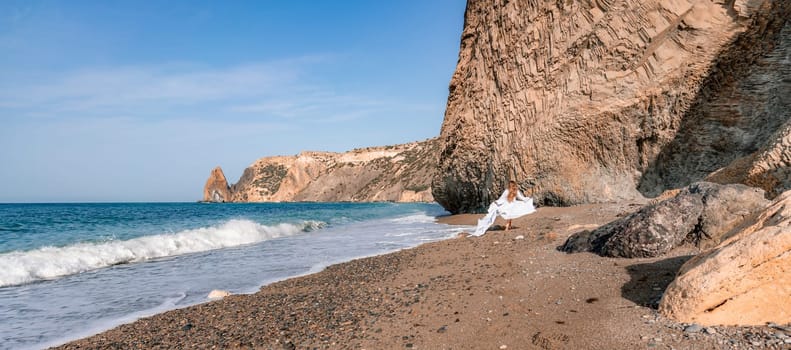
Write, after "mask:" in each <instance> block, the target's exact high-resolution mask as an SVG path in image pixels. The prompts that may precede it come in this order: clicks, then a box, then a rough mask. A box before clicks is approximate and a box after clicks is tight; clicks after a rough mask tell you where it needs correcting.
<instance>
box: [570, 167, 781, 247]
mask: <svg viewBox="0 0 791 350" xmlns="http://www.w3.org/2000/svg"><path fill="white" fill-rule="evenodd" d="M767 204H768V201H767V200H766V199H764V192H763V191H762V190H760V189H756V188H751V187H747V186H744V185H718V184H714V183H708V182H698V183H694V184H692V185H690V186H689V187H687V188H685V189H683V190H681V191H679V192H678V194H677V195H676V196H675V197H672V198H670V199H667V200H664V201H661V202H658V203H656V204H653V205H649V206H646V207H644V208H642V209H640V210H639V211H637V212H635V213H634V214H632V215H629V216H627V217H624V218H622V219H619V220H616V221H614V222H611V223H609V224H607V225H604V226H602V227H600V228H598V229H596V230H594V231H583V232H579V233H576V234H574V235H572V236H571V237H569V239H568V240H567V241H566V242H565V243H564V244H563V246H562V247H561V250H563V251H565V252H582V251H592V252H595V253H598V254H601V255H605V256H613V257H622V258H638V257H655V256H660V255H662V254H665V253H667V252H669V251H670V250H671V249H673V248H675V247H677V246H679V245H681V244H683V243H684V242H691V243H694V244H696V245H697V246H698V247H700V248H703V249H706V248H710V247H713V246H715V245H717V244H719V242H720V241H721V240H722V237H723V235H724V234H725V233H726V232H728V231H729V230H730V229H732V228H733V227H735V226H736V225H738V224H739V223H741V222H742V221H743V220H744V219H745V218H746V217H747V216H749V215H751V214H753V213H755V212H757V211H759V210H761V209H763V208H764V207H765V206H766V205H767Z"/></svg>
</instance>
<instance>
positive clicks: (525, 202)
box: [474, 181, 536, 236]
mask: <svg viewBox="0 0 791 350" xmlns="http://www.w3.org/2000/svg"><path fill="white" fill-rule="evenodd" d="M535 211H536V207H535V206H534V205H533V199H532V198H529V197H525V195H523V194H522V192H521V191H519V188H518V187H517V185H516V181H510V182H508V188H507V189H506V190H505V191H504V192H503V194H502V195H501V196H500V198H498V199H497V200H496V201H494V202H493V203H492V204H491V205H489V210H488V213H487V214H486V216H484V217H483V218H481V219H480V220H478V226H477V227H476V228H475V233H474V235H476V236H480V235H483V234H484V233H486V230H487V229H489V226H492V224H493V223H494V220H495V219H496V218H497V216H498V215H499V216H501V217H502V218H503V219H506V220H508V221H507V222H506V224H505V230H506V231H508V230H510V229H511V220H513V219H516V218H518V217H520V216H523V215H527V214H530V213H532V212H535Z"/></svg>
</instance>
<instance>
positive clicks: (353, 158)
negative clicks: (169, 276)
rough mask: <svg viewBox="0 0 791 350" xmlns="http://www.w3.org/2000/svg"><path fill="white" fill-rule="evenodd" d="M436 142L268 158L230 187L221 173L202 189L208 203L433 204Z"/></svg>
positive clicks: (253, 166)
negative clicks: (385, 202)
mask: <svg viewBox="0 0 791 350" xmlns="http://www.w3.org/2000/svg"><path fill="white" fill-rule="evenodd" d="M436 154H437V140H436V139H430V140H426V141H421V142H412V143H407V144H401V145H394V146H381V147H369V148H361V149H355V150H352V151H349V152H344V153H334V152H302V153H300V154H298V155H295V156H275V157H264V158H261V159H258V160H256V161H255V162H254V163H253V164H252V165H250V166H249V167H247V168H246V169H245V170H244V173H243V174H242V177H241V178H240V179H239V181H238V182H236V183H235V184H233V185H229V184H228V182H227V181H226V179H225V175H224V174H223V172H222V169H220V168H219V167H217V168H215V169H214V170H212V172H211V175H210V177H209V179H208V180H207V181H206V186H205V187H204V191H203V192H204V196H203V200H204V201H207V202H294V201H318V202H374V201H391V202H432V201H433V200H434V199H433V197H432V195H431V187H430V185H431V179H432V177H433V176H434V171H435V170H436V168H437V159H436V158H437V156H436Z"/></svg>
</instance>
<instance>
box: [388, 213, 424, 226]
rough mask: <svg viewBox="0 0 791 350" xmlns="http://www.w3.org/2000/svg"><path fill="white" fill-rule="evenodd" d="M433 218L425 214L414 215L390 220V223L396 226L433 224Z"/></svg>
mask: <svg viewBox="0 0 791 350" xmlns="http://www.w3.org/2000/svg"><path fill="white" fill-rule="evenodd" d="M434 220H435V218H434V217H433V216H429V215H427V214H423V213H421V214H414V215H408V216H402V217H397V218H393V219H390V222H392V223H398V224H417V223H429V222H434Z"/></svg>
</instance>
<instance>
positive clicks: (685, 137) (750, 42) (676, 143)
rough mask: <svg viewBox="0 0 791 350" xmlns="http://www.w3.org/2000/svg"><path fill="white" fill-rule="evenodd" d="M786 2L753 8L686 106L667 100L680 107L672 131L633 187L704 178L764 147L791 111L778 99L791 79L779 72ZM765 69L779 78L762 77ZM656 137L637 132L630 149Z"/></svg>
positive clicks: (655, 189)
mask: <svg viewBox="0 0 791 350" xmlns="http://www.w3.org/2000/svg"><path fill="white" fill-rule="evenodd" d="M789 4H791V3H789V2H783V1H781V2H776V3H773V4H772V5H771V6H770V7H769V8H768V9H764V10H763V11H761V12H763V13H759V14H756V15H754V16H753V20H752V22H751V23H750V24H748V28H747V30H745V31H744V32H743V33H741V34H739V35H738V36H737V37H736V38H734V39H733V40H732V41H731V42H729V43H728V44H726V45H724V46H723V48H722V49H721V50H720V52H719V53H718V54H717V55H716V56H715V57H716V64H713V65H711V67H710V68H709V70H708V71H707V72H705V73H704V74H703V79H702V83H701V84H700V86H699V87H698V88H697V90H696V91H694V93H693V96H692V98H691V100H689V101H691V104H690V105H689V107H687V108H685V106H684V105H685V103H684V101H683V100H685V99H683V98H676V99H675V100H673V101H672V102H670V101H666V102H667V103H668V104H669V105H670V106H669V107H668V108H670V110H671V113H672V110H679V111H680V113H681V117H680V119H679V127H678V129H677V130H678V131H677V132H676V134H675V136H674V138H673V139H672V140H671V141H670V142H668V143H666V144H664V145H662V146H661V148H660V149H659V152H658V153H657V154H656V156H655V157H653V159H651V160H649V161H648V162H647V164H645V169H644V170H643V174H642V176H641V177H640V179H639V181H638V185H637V190H638V191H639V192H640V193H642V194H643V195H644V196H646V197H655V196H657V195H659V194H660V193H662V192H663V191H664V190H667V189H671V188H679V187H683V186H686V185H689V184H691V183H693V182H696V181H700V180H703V179H705V178H706V177H707V176H708V175H709V174H711V173H712V172H713V171H715V170H717V169H720V168H722V167H726V166H728V165H730V164H731V163H732V162H733V161H734V160H736V159H739V158H741V157H745V156H748V155H750V154H753V153H754V152H756V151H758V150H759V149H760V148H762V147H764V146H766V143H767V142H769V140H771V139H772V138H771V137H769V136H770V135H772V134H773V133H774V132H776V131H777V130H779V128H781V127H782V125H783V124H784V123H785V122H786V121H787V120H788V118H789V117H791V114H789V112H788V111H789V110H791V102H789V100H788V99H787V98H785V94H787V92H788V91H789V89H791V83H790V82H789V81H788V80H785V79H781V77H783V76H784V74H786V73H784V72H786V71H791V65H789V64H788V63H785V61H784V59H785V57H786V56H787V53H788V51H789V50H791V49H790V48H789V46H791V44H789V43H791V26H789V25H788V24H786V18H787V17H788V15H791V5H789ZM769 76H776V77H778V78H777V79H774V80H772V81H770V82H766V81H765V80H766V77H769ZM765 84H771V85H772V86H771V87H769V88H767V87H766V86H764V85H765ZM734 96H737V97H734ZM660 102H661V101H660ZM657 105H661V103H657V104H656V105H655V104H653V103H652V104H651V106H649V107H648V111H647V113H648V114H649V116H648V118H650V119H655V118H659V117H658V114H661V113H662V111H660V109H662V108H657V107H658V106H657ZM657 113H658V114H657ZM652 114H653V115H652ZM656 141H657V140H656V138H654V136H649V137H646V138H644V139H639V140H637V148H638V149H639V150H641V152H642V150H644V149H650V148H651V147H652V145H651V144H652V143H653V142H656ZM729 181H730V180H729ZM733 181H736V179H734V180H733Z"/></svg>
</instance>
